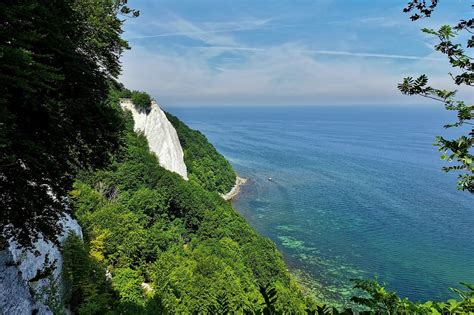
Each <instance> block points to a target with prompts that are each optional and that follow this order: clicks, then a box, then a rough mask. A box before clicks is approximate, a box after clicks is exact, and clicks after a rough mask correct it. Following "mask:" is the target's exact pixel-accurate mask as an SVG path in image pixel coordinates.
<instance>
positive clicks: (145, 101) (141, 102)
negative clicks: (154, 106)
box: [131, 91, 151, 111]
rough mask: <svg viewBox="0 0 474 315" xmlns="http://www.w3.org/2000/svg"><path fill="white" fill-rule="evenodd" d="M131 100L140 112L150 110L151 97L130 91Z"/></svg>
mask: <svg viewBox="0 0 474 315" xmlns="http://www.w3.org/2000/svg"><path fill="white" fill-rule="evenodd" d="M131 99H132V102H133V105H135V107H136V108H138V109H139V110H142V111H149V110H150V108H151V97H150V95H148V94H147V93H145V92H140V91H132V93H131Z"/></svg>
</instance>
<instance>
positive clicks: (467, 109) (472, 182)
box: [398, 0, 474, 193]
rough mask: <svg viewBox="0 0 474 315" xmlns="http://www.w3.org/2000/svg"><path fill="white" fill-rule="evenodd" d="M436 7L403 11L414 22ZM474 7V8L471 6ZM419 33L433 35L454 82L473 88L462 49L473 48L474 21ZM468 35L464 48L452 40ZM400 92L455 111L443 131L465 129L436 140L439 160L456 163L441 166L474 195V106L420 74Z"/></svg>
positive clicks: (473, 69) (422, 4)
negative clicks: (444, 57) (462, 133)
mask: <svg viewBox="0 0 474 315" xmlns="http://www.w3.org/2000/svg"><path fill="white" fill-rule="evenodd" d="M437 4H438V1H437V0H431V3H430V4H427V2H426V1H424V0H423V1H419V0H413V1H410V3H409V4H408V6H407V7H406V8H405V9H404V12H415V13H413V14H412V15H411V20H412V21H416V20H419V19H421V18H426V17H430V16H431V14H432V13H433V10H434V9H435V8H436V6H437ZM472 8H474V5H472ZM422 31H423V32H424V33H426V34H429V35H432V36H435V37H436V38H437V40H438V44H437V45H436V46H435V47H434V48H435V50H436V51H438V52H441V53H442V54H444V55H446V57H447V58H448V60H449V63H450V64H451V66H452V67H453V70H456V71H458V73H457V74H453V73H449V75H450V76H451V78H452V79H453V81H454V83H455V84H457V85H465V86H468V87H472V85H473V83H474V59H473V58H472V57H470V56H469V55H468V53H467V52H466V51H465V49H472V48H473V47H474V35H473V32H474V18H470V19H467V20H464V19H462V20H460V21H459V23H457V24H456V25H454V26H451V25H443V26H441V27H440V28H439V29H438V30H434V29H430V28H424V29H422ZM463 35H467V40H466V43H465V45H464V46H463V44H461V43H456V42H455V40H456V39H459V38H463V37H462V36H463ZM398 88H399V90H400V91H401V92H402V93H403V94H406V95H419V96H423V97H426V98H428V99H431V100H435V101H439V102H442V103H444V106H445V108H446V109H447V110H450V111H455V112H457V118H458V120H457V121H456V122H454V123H450V124H447V125H445V126H444V127H445V128H452V127H461V128H462V127H467V128H463V129H462V131H464V132H465V134H464V135H462V136H460V137H459V138H457V139H445V138H444V137H441V136H438V137H436V144H437V146H438V147H439V151H440V152H442V155H441V158H442V159H444V160H447V161H448V162H455V163H456V164H455V165H451V166H447V167H443V170H444V171H446V172H449V171H453V170H455V171H458V172H460V174H459V175H458V189H461V190H467V191H469V192H471V193H474V155H473V146H474V128H473V127H472V126H473V125H474V124H473V123H472V122H471V120H473V118H474V105H473V104H467V103H466V102H464V101H462V100H457V99H456V91H455V90H444V89H439V88H434V87H431V86H429V85H428V77H427V76H426V75H424V74H423V75H421V76H419V77H418V78H416V79H413V78H412V77H407V78H404V79H403V83H401V84H399V85H398Z"/></svg>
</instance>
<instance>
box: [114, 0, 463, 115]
mask: <svg viewBox="0 0 474 315" xmlns="http://www.w3.org/2000/svg"><path fill="white" fill-rule="evenodd" d="M406 2H407V0H372V1H366V0H357V1H348V0H311V1H310V0H291V1H265V0H253V1H251V0H232V1H231V0H212V1H211V0H154V1H152V0H140V1H135V2H134V1H131V3H130V5H131V6H132V7H133V8H137V9H139V10H140V12H141V14H140V17H139V18H137V19H132V20H128V21H127V22H126V25H125V33H124V38H125V39H127V40H128V41H129V43H130V45H131V47H132V49H131V50H130V51H127V52H126V53H125V55H124V57H123V58H122V62H123V74H122V76H121V77H120V80H121V81H122V82H123V83H124V84H125V85H126V86H127V87H129V88H131V89H139V90H145V91H147V92H149V93H150V94H151V95H153V96H154V97H155V98H156V99H157V100H158V101H159V103H161V104H164V105H165V106H212V105H218V106H250V105H358V104H363V105H395V104H402V105H403V104H411V103H420V102H421V103H423V102H425V100H423V99H416V98H413V97H405V96H401V95H400V93H399V92H398V91H397V89H396V84H397V83H398V82H400V81H401V78H402V77H404V76H408V75H418V74H422V73H426V74H428V75H430V77H431V78H432V81H433V82H434V83H436V84H437V85H439V86H443V87H445V86H451V84H450V83H451V82H450V79H449V76H448V74H447V73H448V71H449V70H450V68H449V64H448V63H447V62H446V61H445V59H444V58H443V56H442V55H440V54H438V53H435V52H434V51H433V49H432V46H433V44H434V43H435V41H434V40H433V39H432V38H430V37H429V36H427V35H424V34H422V33H421V32H420V31H419V30H420V29H421V28H422V27H438V26H439V25H441V24H443V23H454V22H456V21H457V20H458V19H459V18H466V17H467V16H466V15H467V13H468V12H470V4H471V3H470V1H468V0H449V1H448V0H445V1H440V4H439V8H438V9H437V10H436V11H435V14H434V15H433V17H432V18H430V19H424V20H422V21H421V22H417V23H414V22H410V21H409V18H408V15H406V14H403V13H402V9H403V7H404V5H405V3H406ZM467 93H470V92H461V94H464V95H463V96H467V97H468V98H469V97H470V98H471V99H472V94H467Z"/></svg>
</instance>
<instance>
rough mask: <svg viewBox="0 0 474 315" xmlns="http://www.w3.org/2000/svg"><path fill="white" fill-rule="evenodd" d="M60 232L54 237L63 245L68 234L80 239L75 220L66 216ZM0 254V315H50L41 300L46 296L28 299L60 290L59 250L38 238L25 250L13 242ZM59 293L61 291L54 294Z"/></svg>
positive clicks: (80, 230)
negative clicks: (37, 293) (38, 293)
mask: <svg viewBox="0 0 474 315" xmlns="http://www.w3.org/2000/svg"><path fill="white" fill-rule="evenodd" d="M60 222H61V225H62V227H63V229H62V233H61V234H60V235H58V236H57V239H58V241H59V243H60V244H61V243H63V242H64V240H65V239H66V237H67V236H68V234H69V233H71V232H72V233H75V234H76V235H78V236H80V237H81V238H82V229H81V227H80V226H79V224H78V223H77V221H76V220H74V219H73V218H71V217H70V216H69V215H68V214H66V215H65V216H64V217H63V218H62V219H61V220H60ZM7 247H8V248H6V249H4V250H2V251H0V314H19V315H20V314H25V315H26V314H28V315H30V314H34V313H37V314H52V312H51V310H50V309H49V308H48V307H47V306H46V305H44V304H43V303H42V302H41V301H45V300H46V299H47V296H38V295H36V296H32V292H44V291H48V290H45V288H46V287H51V286H52V285H53V286H56V287H57V288H58V291H60V290H61V288H62V283H61V271H62V263H63V259H62V255H61V251H60V248H59V247H58V246H57V245H55V244H53V243H50V242H46V241H45V240H44V239H43V238H42V237H39V239H38V240H37V241H36V242H35V243H34V244H33V248H32V249H31V250H25V249H23V248H22V247H20V246H19V245H18V244H17V243H16V242H15V241H13V240H10V241H9V242H8V246H7ZM57 293H59V294H60V293H61V292H57Z"/></svg>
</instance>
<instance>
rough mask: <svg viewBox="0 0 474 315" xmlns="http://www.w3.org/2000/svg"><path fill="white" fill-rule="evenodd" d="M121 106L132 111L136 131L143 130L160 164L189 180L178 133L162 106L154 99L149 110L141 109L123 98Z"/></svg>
mask: <svg viewBox="0 0 474 315" xmlns="http://www.w3.org/2000/svg"><path fill="white" fill-rule="evenodd" d="M120 106H122V108H123V109H126V110H129V111H131V112H132V115H133V120H134V122H135V124H134V129H135V131H141V132H143V134H144V135H145V137H146V139H147V140H148V145H149V146H150V151H151V152H153V153H155V154H156V156H157V157H158V160H159V163H160V165H161V166H163V167H164V168H165V169H167V170H169V171H171V172H175V173H178V174H179V175H181V177H183V178H184V179H185V180H187V179H188V173H187V169H186V164H184V154H183V148H182V147H181V144H180V142H179V138H178V134H177V133H176V130H175V129H174V127H173V125H172V124H171V123H170V121H169V120H168V118H167V117H166V114H165V113H164V112H163V111H162V110H161V108H160V106H158V104H157V103H156V102H155V101H152V104H151V110H150V111H149V112H146V111H140V110H137V108H136V107H135V106H134V105H133V103H132V101H131V100H129V99H121V100H120Z"/></svg>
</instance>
